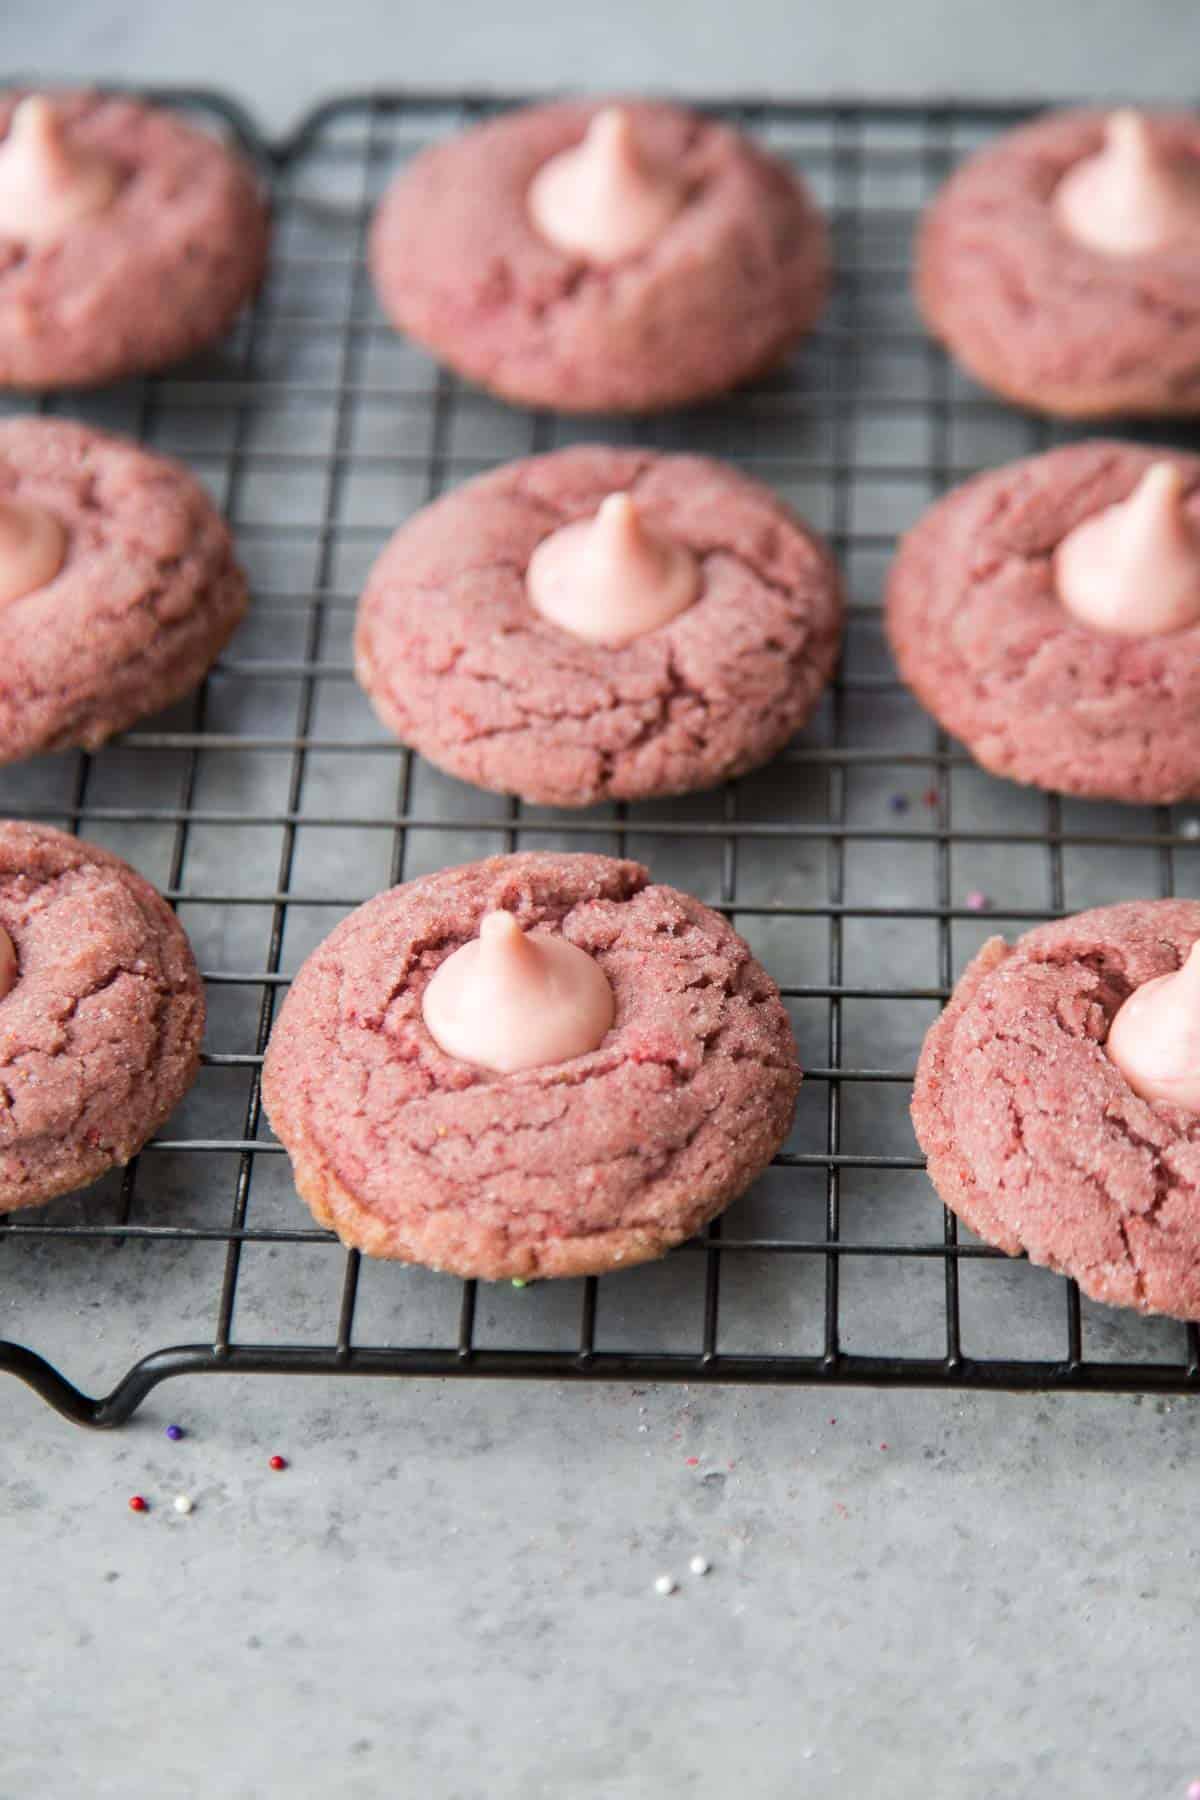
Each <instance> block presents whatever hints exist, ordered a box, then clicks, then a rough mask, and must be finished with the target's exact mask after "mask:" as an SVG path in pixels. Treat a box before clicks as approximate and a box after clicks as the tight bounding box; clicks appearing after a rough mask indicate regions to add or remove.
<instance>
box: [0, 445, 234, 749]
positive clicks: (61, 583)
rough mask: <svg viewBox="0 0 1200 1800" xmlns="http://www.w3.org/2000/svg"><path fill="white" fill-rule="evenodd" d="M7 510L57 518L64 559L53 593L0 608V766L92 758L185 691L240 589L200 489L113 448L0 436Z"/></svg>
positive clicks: (1, 494) (221, 637) (149, 459)
mask: <svg viewBox="0 0 1200 1800" xmlns="http://www.w3.org/2000/svg"><path fill="white" fill-rule="evenodd" d="M11 500H16V501H18V502H21V503H30V504H32V505H33V506H35V507H36V508H38V509H39V510H41V511H44V512H46V513H48V514H49V515H50V516H51V517H52V518H53V519H56V520H57V521H58V522H59V523H60V525H61V526H62V527H63V528H64V529H65V534H66V550H65V560H64V562H63V564H62V567H61V568H60V570H59V571H58V573H57V574H56V575H55V576H54V578H53V579H52V580H51V581H49V582H48V583H46V585H44V586H42V587H39V588H37V589H35V590H34V591H33V592H31V593H26V594H24V595H23V596H22V597H20V598H17V599H12V600H9V601H7V603H6V604H4V606H3V607H2V608H0V619H2V621H3V625H4V635H5V650H4V657H3V662H2V664H0V762H17V761H19V760H20V759H21V758H22V757H26V756H33V755H35V754H36V753H37V752H39V751H42V750H61V749H64V748H66V747H68V746H70V745H75V744H78V745H83V746H84V747H85V748H86V749H89V750H93V749H95V748H96V747H97V746H98V745H100V744H102V743H103V742H104V741H105V739H106V738H109V737H111V736H112V735H113V733H114V732H116V731H122V730H124V728H125V727H126V726H127V725H130V724H132V723H133V721H134V720H135V719H138V718H141V717H142V716H143V715H144V714H146V713H150V712H154V711H156V710H157V709H158V708H159V707H162V706H167V705H169V704H170V702H171V701H173V700H178V699H179V698H180V697H181V696H182V695H183V694H186V693H188V692H189V690H190V689H191V688H193V687H195V685H196V683H197V682H198V681H200V680H201V679H202V678H203V676H204V674H205V672H206V671H207V669H208V668H209V666H210V664H211V663H212V661H213V659H214V658H215V657H216V655H217V653H218V651H219V650H220V649H221V648H222V646H223V645H224V644H225V643H226V641H227V640H228V638H229V637H230V636H231V635H232V633H233V630H234V628H235V626H236V625H237V623H238V621H239V620H240V618H241V617H242V614H243V613H244V611H245V609H246V583H245V580H244V578H243V576H242V573H241V571H240V569H239V568H238V566H237V564H236V563H235V562H234V560H233V547H232V544H231V542H230V537H229V532H228V531H227V530H226V528H225V525H224V524H223V522H222V520H221V518H220V517H219V515H218V513H217V511H216V509H215V507H214V506H213V504H212V502H211V500H210V499H209V498H208V495H207V494H206V493H205V492H204V490H203V488H202V487H201V486H200V484H199V482H197V481H196V480H195V478H194V477H193V476H192V475H190V474H188V472H187V470H186V469H183V468H182V467H181V466H180V465H179V464H178V463H175V462H169V461H167V459H166V458H165V457H161V456H151V455H149V454H148V453H147V452H146V451H144V450H139V449H138V448H137V447H136V446H135V445H134V444H131V443H127V442H126V441H125V439H124V438H117V437H110V436H108V435H107V434H106V433H104V432H100V431H94V430H92V429H91V428H90V427H88V426H85V425H72V424H69V423H67V422H66V421H65V420H60V419H10V420H7V421H5V422H3V423H0V505H2V504H3V503H4V502H6V501H11ZM0 573H2V571H0Z"/></svg>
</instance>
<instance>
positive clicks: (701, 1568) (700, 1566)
mask: <svg viewBox="0 0 1200 1800" xmlns="http://www.w3.org/2000/svg"><path fill="white" fill-rule="evenodd" d="M688 1568H689V1569H690V1570H691V1571H692V1574H693V1575H707V1574H708V1571H709V1570H710V1569H711V1568H712V1564H711V1563H710V1562H709V1560H708V1558H707V1556H693V1558H692V1560H691V1562H690V1563H689V1564H688Z"/></svg>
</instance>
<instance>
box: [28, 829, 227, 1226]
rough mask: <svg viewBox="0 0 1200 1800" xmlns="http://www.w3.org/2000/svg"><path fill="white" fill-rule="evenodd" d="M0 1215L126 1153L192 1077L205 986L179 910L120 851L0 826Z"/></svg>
mask: <svg viewBox="0 0 1200 1800" xmlns="http://www.w3.org/2000/svg"><path fill="white" fill-rule="evenodd" d="M0 925H2V926H3V928H4V929H5V931H7V933H8V935H9V937H10V938H11V939H12V942H13V947H14V949H15V950H16V955H17V977H16V981H15V982H14V984H13V987H12V989H11V990H10V992H9V993H8V994H6V995H5V997H4V998H3V999H2V1000H0V1213H4V1212H11V1211H13V1210H15V1209H16V1208H17V1207H21V1206H33V1205H35V1204H37V1203H38V1202H39V1201H42V1200H48V1199H50V1198H51V1197H52V1196H53V1195H55V1194H63V1193H67V1192H69V1191H70V1190H71V1189H73V1188H77V1187H82V1186H84V1185H85V1183H87V1182H90V1181H95V1180H96V1179H97V1177H98V1176H100V1175H102V1174H103V1173H104V1171H105V1170H106V1169H110V1168H112V1167H113V1166H114V1165H122V1164H124V1163H127V1162H128V1161H129V1159H130V1157H132V1156H134V1155H135V1154H136V1153H137V1151H138V1150H140V1149H141V1147H142V1145H143V1144H144V1143H145V1141H146V1139H147V1138H148V1137H150V1135H151V1134H152V1133H153V1132H154V1131H155V1130H157V1128H158V1126H159V1125H161V1124H162V1122H163V1120H164V1119H165V1118H166V1117H167V1115H168V1113H170V1112H171V1110H172V1109H173V1108H174V1107H175V1106H176V1104H177V1103H178V1102H179V1101H180V1100H181V1099H182V1097H183V1095H184V1094H185V1093H186V1092H187V1090H188V1088H189V1087H190V1086H191V1084H192V1082H193V1080H194V1079H195V1076H196V1072H197V1070H198V1068H199V1066H200V1040H201V1038H202V1037H203V1035H204V989H203V986H202V984H201V981H200V976H199V973H198V971H197V969H196V963H195V959H194V958H193V956H192V951H191V947H190V945H189V943H188V941H187V937H186V936H185V934H184V931H183V928H182V926H181V925H180V923H179V921H178V919H176V917H175V915H174V913H173V912H172V911H171V909H170V907H169V906H168V905H167V903H166V901H165V900H163V899H162V897H161V895H159V894H158V893H156V892H155V890H154V888H152V887H151V886H150V883H149V882H148V881H145V880H143V878H142V877H141V876H140V875H139V874H137V873H136V871H135V870H133V869H131V868H130V867H129V865H128V864H127V863H124V862H122V861H121V859H120V857H117V856H113V855H112V854H111V852H109V851H107V850H101V849H99V848H98V847H97V846H96V845H94V844H86V843H83V842H81V840H80V839H78V838H75V837H69V836H68V835H67V833H66V832H62V831H54V830H52V829H51V828H50V827H49V826H41V825H24V824H17V823H14V822H7V821H6V822H0Z"/></svg>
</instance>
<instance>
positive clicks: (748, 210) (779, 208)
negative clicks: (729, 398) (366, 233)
mask: <svg viewBox="0 0 1200 1800" xmlns="http://www.w3.org/2000/svg"><path fill="white" fill-rule="evenodd" d="M597 122H598V123H597ZM593 127H595V128H596V129H595V130H594V131H593V132H592V134H591V136H590V138H589V142H588V149H587V157H586V159H585V160H584V161H583V162H582V163H578V164H573V163H572V162H571V161H570V160H566V161H565V162H564V160H563V159H571V158H573V157H574V155H575V153H576V152H577V151H579V150H580V148H581V146H582V145H583V142H584V140H585V138H588V137H589V131H590V129H591V128H593ZM551 165H554V166H553V167H551ZM547 170H550V175H549V178H548V180H547V181H542V180H541V178H542V177H543V175H544V173H545V171H547ZM539 202H541V204H539ZM589 225H590V226H591V227H592V228H593V229H592V230H591V231H590V232H589V231H588V230H586V229H585V226H589ZM548 230H549V231H553V232H554V235H553V236H548V235H547V231H548ZM580 234H582V237H583V238H585V239H586V240H587V243H586V245H583V244H581V242H580V241H579V239H580ZM829 262H830V256H829V243H828V234H827V231H826V227H825V223H824V220H823V219H822V217H821V215H820V213H819V212H818V210H817V208H816V206H815V205H814V203H813V201H812V199H811V198H810V196H809V194H808V191H807V189H806V188H805V186H804V184H803V183H802V181H801V180H800V178H799V177H798V176H796V175H795V174H793V173H792V171H791V170H790V169H789V168H787V167H786V165H785V164H783V163H782V162H779V161H778V160H777V159H776V158H775V157H773V156H769V155H768V154H767V153H766V152H765V151H763V150H761V149H759V148H758V147H757V146H756V145H755V144H753V143H751V141H750V140H749V139H748V138H746V137H743V136H742V135H741V134H740V133H738V132H735V131H733V130H731V129H730V128H729V127H728V126H727V125H722V124H719V123H718V122H717V121H716V120H713V119H710V118H706V117H704V116H702V115H700V114H698V113H694V112H690V111H687V110H685V109H683V108H681V107H678V106H669V105H664V104H657V103H650V102H644V101H634V102H629V103H628V104H626V103H624V102H622V103H620V104H619V105H616V106H614V105H613V104H612V103H608V104H607V105H606V104H605V103H604V102H599V101H597V102H591V101H570V102H562V103H558V104H554V105H548V106H537V107H531V108H527V109H524V110H521V111H517V112H510V113H505V114H503V115H502V116H501V117H499V118H497V119H493V120H490V121H488V122H487V123H486V124H484V125H480V126H478V127H476V128H475V129H473V130H471V131H467V132H464V133H462V134H461V135H460V136H458V137H455V138H452V139H450V140H449V141H448V142H446V143H442V144H437V145H435V146H433V147H432V148H431V149H428V150H426V151H424V152H422V153H421V154H420V155H418V156H417V157H416V158H415V159H414V160H413V162H412V163H411V164H410V165H409V166H408V167H407V168H406V169H405V170H404V171H403V173H402V174H401V175H400V176H399V177H398V178H397V179H396V181H395V182H394V184H393V186H392V187H391V188H390V189H389V191H388V193H387V194H386V195H385V197H384V199H383V202H382V204H381V206H380V208H379V211H378V213H377V215H376V218H375V222H374V226H373V229H372V233H371V268H372V272H373V275H374V279H375V285H376V289H377V291H378V294H379V298H380V302H381V304H382V306H383V308H384V310H385V312H387V314H388V315H389V317H390V318H391V319H392V321H393V322H394V323H395V324H396V325H397V326H399V327H400V328H401V329H402V330H404V331H407V332H408V333H409V334H410V335H411V336H412V337H414V338H416V339H417V340H418V342H420V343H422V344H424V345H426V346H427V347H428V348H429V349H430V350H432V351H433V353H434V354H435V355H436V356H438V357H440V358H441V359H442V360H443V361H445V362H447V363H449V364H450V366H451V367H452V368H454V369H457V370H458V371H460V373H462V374H464V375H466V376H468V377H469V378H470V379H471V380H473V381H476V382H479V383H480V384H481V385H482V386H484V387H486V388H490V389H491V390H492V391H493V392H494V393H496V394H499V395H501V396H502V397H503V398H505V399H507V400H512V401H515V402H517V403H519V404H521V405H528V406H544V407H550V408H553V409H554V410H556V411H560V412H622V413H623V412H647V411H652V410H657V409H660V408H663V407H669V406H680V405H684V404H686V403H687V402H689V401H692V400H698V399H701V398H703V397H705V396H708V395H712V394H718V393H721V392H723V391H724V390H725V389H726V388H729V387H733V386H734V385H736V384H737V383H738V382H741V381H745V380H747V379H749V378H750V377H751V376H753V375H756V374H758V373H759V372H761V371H763V370H766V369H768V368H770V367H771V366H772V365H773V364H775V363H777V362H778V361H779V360H780V359H781V357H782V356H783V355H784V354H785V353H786V351H787V350H788V349H789V348H790V347H791V346H792V345H793V344H794V343H795V342H796V340H797V339H798V338H800V337H802V336H803V335H804V333H805V332H806V331H808V329H809V328H810V327H811V325H812V324H813V323H814V321H815V319H816V317H817V314H818V313H819V312H820V310H821V307H822V306H823V304H824V301H825V296H826V292H827V290H828V285H829Z"/></svg>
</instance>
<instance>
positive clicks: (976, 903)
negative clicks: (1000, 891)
mask: <svg viewBox="0 0 1200 1800" xmlns="http://www.w3.org/2000/svg"><path fill="white" fill-rule="evenodd" d="M991 904H992V903H991V901H990V900H989V899H988V897H987V895H986V894H981V893H980V891H979V889H978V888H972V889H971V891H970V893H969V894H968V895H967V910H968V911H969V912H986V911H987V909H988V907H989V906H990V905H991Z"/></svg>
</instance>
